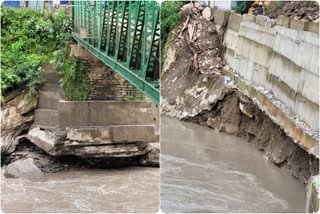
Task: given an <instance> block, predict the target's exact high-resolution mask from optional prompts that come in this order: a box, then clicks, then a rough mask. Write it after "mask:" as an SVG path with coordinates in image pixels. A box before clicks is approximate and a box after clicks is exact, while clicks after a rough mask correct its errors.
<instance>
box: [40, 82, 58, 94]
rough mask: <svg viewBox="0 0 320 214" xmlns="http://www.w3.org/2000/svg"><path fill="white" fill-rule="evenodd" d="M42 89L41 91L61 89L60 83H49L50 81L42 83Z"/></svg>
mask: <svg viewBox="0 0 320 214" xmlns="http://www.w3.org/2000/svg"><path fill="white" fill-rule="evenodd" d="M40 90H41V91H52V92H58V90H59V85H58V84H49V83H46V84H44V85H42V86H41V87H40Z"/></svg>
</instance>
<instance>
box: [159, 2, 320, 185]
mask: <svg viewBox="0 0 320 214" xmlns="http://www.w3.org/2000/svg"><path fill="white" fill-rule="evenodd" d="M208 9H209V8H201V7H192V6H190V4H189V5H186V6H184V8H182V11H181V12H182V14H183V16H184V19H183V21H182V22H181V23H180V24H179V25H178V26H176V28H175V29H174V30H173V31H172V32H171V34H170V35H169V38H168V41H167V44H166V47H165V52H164V54H165V55H164V56H165V57H164V59H165V61H164V65H163V73H162V76H161V84H162V87H161V96H162V100H161V113H162V114H163V115H167V116H172V117H177V118H179V119H181V120H184V121H190V122H195V123H199V124H200V125H204V126H208V127H210V128H214V129H216V130H218V131H221V132H225V133H228V134H232V135H236V136H239V137H244V138H247V139H248V140H249V141H250V142H252V143H254V144H255V145H256V146H257V148H258V149H259V150H261V151H264V152H265V153H266V155H267V156H268V157H269V159H270V160H271V161H272V162H274V163H275V164H276V165H278V166H279V167H284V168H285V169H288V170H289V171H290V172H291V173H292V175H293V176H294V177H296V178H298V179H299V180H301V181H303V182H307V180H308V179H309V177H310V176H311V175H314V174H318V173H319V160H318V159H316V158H315V157H314V156H312V155H309V154H308V153H307V152H305V151H304V150H303V149H301V148H300V147H299V146H298V145H297V144H295V143H294V142H293V140H292V139H291V138H289V137H288V136H286V134H285V132H284V131H283V130H282V129H281V128H280V127H279V126H278V125H276V124H275V123H273V121H272V120H271V119H270V118H269V117H268V116H267V115H266V114H265V113H264V112H262V111H261V110H260V108H259V107H258V106H257V105H255V104H254V103H253V102H252V100H251V99H250V98H249V97H247V96H245V95H243V94H242V93H241V92H240V91H239V90H238V89H237V88H236V86H235V85H234V83H233V81H232V80H231V79H230V78H229V77H228V76H224V75H223V67H225V66H227V65H225V64H224V62H223V60H222V59H223V54H224V52H225V47H224V44H223V38H224V37H223V35H224V32H225V29H226V27H227V24H228V23H227V20H228V16H226V17H225V20H224V23H223V24H222V26H221V28H220V29H219V31H218V30H217V29H216V28H215V24H214V20H213V18H212V13H214V12H215V11H214V10H212V9H209V11H210V14H211V15H210V16H208V13H209V12H208ZM206 17H210V18H206Z"/></svg>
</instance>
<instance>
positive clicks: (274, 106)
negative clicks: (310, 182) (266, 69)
mask: <svg viewBox="0 0 320 214" xmlns="http://www.w3.org/2000/svg"><path fill="white" fill-rule="evenodd" d="M223 73H224V74H225V75H227V76H229V77H231V78H232V79H233V80H234V82H235V84H236V86H237V88H238V90H239V91H240V92H242V93H243V94H245V95H246V96H248V97H250V98H251V99H252V101H253V102H254V103H255V104H256V105H257V106H258V107H259V108H260V109H261V110H262V111H263V112H264V113H265V114H267V115H268V116H269V118H270V119H271V120H272V121H273V122H274V123H275V124H277V125H278V126H280V127H281V128H282V129H283V130H284V132H285V133H286V134H287V136H288V137H290V138H291V139H292V140H293V141H294V142H295V143H296V144H298V145H299V146H300V147H301V148H302V149H304V150H305V151H307V152H308V153H309V154H311V155H313V156H315V157H316V158H318V159H319V132H318V131H315V130H313V129H311V128H310V127H309V126H308V125H307V124H306V123H305V122H304V121H301V120H299V119H298V116H297V115H296V114H295V113H293V112H292V110H290V109H288V108H287V107H286V105H284V104H283V103H282V102H281V101H280V100H278V99H277V98H275V97H274V95H273V94H272V93H270V92H269V91H267V93H265V92H266V89H265V88H263V87H262V86H258V85H255V84H254V83H252V82H250V81H247V80H244V79H242V78H241V77H240V76H239V75H238V74H235V73H233V72H232V71H229V70H225V69H224V70H223Z"/></svg>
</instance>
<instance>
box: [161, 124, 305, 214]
mask: <svg viewBox="0 0 320 214" xmlns="http://www.w3.org/2000/svg"><path fill="white" fill-rule="evenodd" d="M161 153H162V155H161V209H162V211H163V212H304V207H305V198H306V196H305V195H306V193H305V186H304V184H303V183H302V182H299V181H298V180H296V179H295V178H293V177H292V176H291V175H289V174H288V173H287V172H285V171H284V170H282V169H281V168H279V167H277V166H275V165H274V164H273V163H271V162H270V161H269V160H267V158H266V157H265V156H264V153H263V152H260V151H258V150H257V149H256V148H255V145H253V144H251V143H248V142H247V141H246V140H244V139H242V138H238V137H235V136H230V135H226V134H224V133H219V132H216V131H214V130H213V129H209V128H206V127H202V126H199V125H197V124H192V123H185V122H179V121H177V120H173V119H168V118H162V119H161Z"/></svg>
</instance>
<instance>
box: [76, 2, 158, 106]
mask: <svg viewBox="0 0 320 214" xmlns="http://www.w3.org/2000/svg"><path fill="white" fill-rule="evenodd" d="M72 8H73V11H72V12H73V31H74V32H73V37H74V39H75V40H76V41H77V42H78V43H79V44H81V45H82V46H83V47H84V48H86V49H87V50H88V51H90V52H91V53H92V54H93V55H95V56H96V57H97V58H99V59H100V60H101V61H103V62H104V63H105V64H106V65H107V66H109V67H111V68H113V69H114V70H115V71H116V72H118V73H119V74H120V75H121V76H123V77H124V78H125V79H126V80H128V81H129V82H130V83H131V84H132V85H134V86H135V87H136V88H138V89H139V90H141V91H142V92H143V93H144V94H146V95H147V96H149V97H150V98H151V99H152V100H153V101H154V102H156V103H157V104H159V101H160V95H159V94H160V93H159V91H160V87H159V76H160V69H159V56H160V23H159V15H160V7H159V4H158V3H157V2H156V1H107V0H96V1H92V0H85V1H84V0H75V1H73V7H72Z"/></svg>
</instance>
